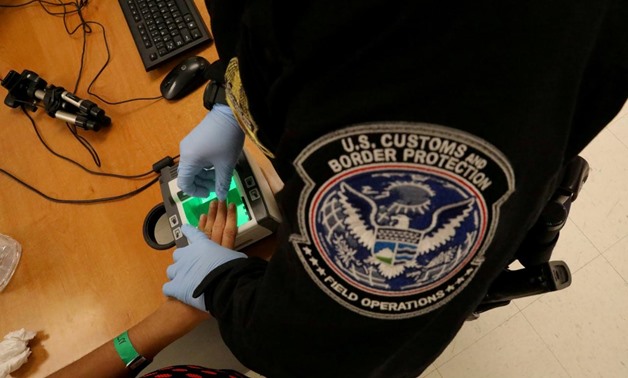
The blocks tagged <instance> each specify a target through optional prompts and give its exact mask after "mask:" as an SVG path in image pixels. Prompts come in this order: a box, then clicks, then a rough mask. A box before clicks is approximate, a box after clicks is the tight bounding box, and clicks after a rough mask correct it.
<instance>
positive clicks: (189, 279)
mask: <svg viewBox="0 0 628 378" xmlns="http://www.w3.org/2000/svg"><path fill="white" fill-rule="evenodd" d="M181 230H182V231H183V234H184V235H185V236H186V237H187V239H188V242H189V243H190V244H189V245H188V246H187V247H183V248H177V250H175V251H174V254H173V255H172V257H173V258H174V264H172V265H170V266H169V267H168V269H167V270H166V274H167V275H168V279H169V280H170V281H169V282H166V283H165V284H164V286H163V293H164V294H165V295H167V296H169V297H173V298H176V299H178V300H180V301H181V302H184V303H187V304H188V305H190V306H193V307H196V308H198V309H199V310H201V311H207V309H206V308H205V295H204V294H203V295H201V296H200V297H198V298H194V297H193V296H192V294H193V293H194V289H196V287H197V286H198V285H199V284H200V283H201V281H202V280H203V278H205V276H207V275H208V274H209V272H211V271H212V270H214V269H216V268H217V267H219V266H220V265H222V264H224V263H226V262H229V261H231V260H235V259H241V258H246V257H247V256H246V255H245V254H244V253H241V252H236V251H232V250H230V249H227V248H225V247H223V246H220V245H218V244H216V243H214V242H213V241H211V240H209V238H208V237H207V235H205V233H203V231H201V230H199V229H197V228H195V227H193V226H190V225H187V224H186V225H183V227H181Z"/></svg>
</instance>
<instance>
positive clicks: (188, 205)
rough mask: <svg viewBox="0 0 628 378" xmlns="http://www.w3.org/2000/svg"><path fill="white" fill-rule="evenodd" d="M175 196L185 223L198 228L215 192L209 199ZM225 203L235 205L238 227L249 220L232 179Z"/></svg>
mask: <svg viewBox="0 0 628 378" xmlns="http://www.w3.org/2000/svg"><path fill="white" fill-rule="evenodd" d="M177 196H178V197H179V200H180V201H181V206H182V207H183V211H184V212H185V217H186V218H187V222H188V223H189V224H191V225H192V226H195V227H197V226H198V221H199V219H200V217H201V214H207V212H208V211H209V203H210V202H211V201H212V200H215V199H216V193H215V192H211V193H209V197H206V198H198V197H190V196H188V195H187V194H185V193H183V192H178V193H177ZM227 203H228V204H229V203H235V205H236V214H237V219H238V220H237V224H238V227H240V226H241V225H243V224H244V223H246V222H248V221H249V220H251V217H250V216H249V212H248V211H247V210H246V206H245V205H244V202H243V201H242V196H241V195H240V191H239V190H238V186H237V185H236V183H235V179H234V178H233V177H232V178H231V185H230V186H229V192H228V193H227Z"/></svg>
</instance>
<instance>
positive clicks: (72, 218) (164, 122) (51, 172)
mask: <svg viewBox="0 0 628 378" xmlns="http://www.w3.org/2000/svg"><path fill="white" fill-rule="evenodd" d="M197 6H198V8H199V9H200V10H201V13H202V14H203V16H204V17H205V21H206V22H207V23H208V25H209V17H208V15H207V12H206V9H205V6H204V2H203V1H200V0H198V1H197ZM58 10H59V9H57V11H58ZM84 15H85V18H86V19H88V20H94V21H98V22H100V23H102V24H103V25H104V26H105V30H106V35H107V40H108V43H109V48H110V51H111V61H110V63H109V66H108V67H107V68H106V69H105V71H104V72H103V74H102V75H101V76H100V78H99V79H98V80H97V81H96V83H95V85H94V86H93V91H95V92H96V93H97V94H99V95H100V96H102V97H104V98H106V99H107V100H109V101H119V100H124V99H128V98H134V97H153V96H158V95H160V92H159V84H160V82H161V80H162V79H163V77H164V76H165V75H166V73H167V72H169V71H170V69H172V68H173V67H174V65H175V64H176V63H177V62H178V60H177V61H175V62H171V63H169V64H166V65H165V66H164V67H161V68H159V69H156V70H154V71H151V72H149V73H147V72H145V71H144V68H143V65H142V63H141V61H140V58H139V54H138V53H137V51H136V48H135V45H134V43H133V40H132V37H131V34H130V32H129V30H128V28H127V26H126V24H125V21H124V16H123V14H122V12H121V10H120V8H119V5H118V2H117V1H90V3H89V5H88V7H87V8H86V9H85V10H84ZM0 23H1V25H2V26H1V32H0V75H1V76H2V77H4V76H6V74H7V73H8V72H9V70H15V71H17V72H18V73H21V72H22V71H23V70H24V69H27V70H30V71H34V72H36V73H37V74H39V75H40V76H41V77H42V78H43V79H44V80H46V81H47V82H48V83H49V84H54V85H56V86H62V87H65V88H66V89H68V90H70V91H71V90H72V89H73V87H74V83H75V81H76V78H77V74H78V70H79V64H80V57H81V50H82V33H81V32H80V31H79V32H77V33H75V34H74V35H73V36H69V35H68V34H67V33H66V32H65V29H64V25H63V19H62V18H61V17H58V16H57V17H55V16H51V15H48V14H47V13H45V12H44V11H43V10H42V8H41V7H40V6H39V5H37V4H33V5H30V6H27V7H23V8H15V9H7V8H0ZM77 23H78V18H77V17H76V16H72V17H69V18H68V24H69V26H70V27H71V28H74V27H75V25H77ZM92 28H93V32H92V33H91V34H90V35H88V36H87V52H86V55H85V57H86V61H85V68H84V72H83V76H82V80H81V82H80V86H79V89H78V90H77V91H76V94H77V95H78V96H79V97H81V98H86V99H90V100H92V101H94V102H95V103H97V104H98V105H99V106H100V107H102V108H103V109H104V110H105V111H106V113H107V115H109V116H110V117H111V119H112V120H113V123H112V125H111V127H110V128H109V129H108V130H103V131H100V132H97V133H95V132H85V131H81V132H80V134H81V135H83V136H84V137H85V138H86V139H88V140H89V141H90V143H91V144H92V145H93V146H94V148H95V149H96V150H97V151H98V153H99V155H100V157H101V159H102V168H101V169H100V170H102V171H105V172H114V173H120V174H137V173H142V172H146V171H148V170H150V169H151V166H152V164H153V163H154V162H156V161H158V160H160V159H161V158H163V157H164V156H167V155H169V156H175V155H177V154H178V153H179V151H178V145H179V141H180V140H181V139H182V138H183V137H184V136H185V135H186V134H187V133H188V132H189V131H190V130H191V129H192V128H193V127H194V126H195V125H196V124H197V123H198V121H199V120H200V119H202V117H203V116H204V115H205V113H206V110H205V109H204V108H203V106H202V92H203V89H202V87H201V89H199V90H197V91H196V92H194V93H193V94H191V95H189V96H188V97H186V98H184V99H182V100H180V101H177V102H168V101H166V100H160V101H144V102H131V103H128V104H123V105H116V106H112V105H107V104H104V103H102V102H100V101H99V100H97V99H95V98H92V97H91V96H89V95H88V94H87V93H86V88H87V85H88V84H89V82H91V80H92V79H93V77H94V76H95V75H96V73H97V72H98V70H99V69H100V67H101V66H102V64H103V63H104V62H105V60H106V51H105V45H104V42H103V33H102V30H101V29H100V28H99V27H98V26H95V25H93V26H92ZM188 55H201V56H204V57H205V58H207V59H208V60H209V61H214V60H216V58H217V55H216V50H215V48H214V46H213V45H212V46H210V47H208V48H205V49H204V50H200V51H199V50H197V51H194V52H192V53H190V54H188ZM6 94H7V92H6V90H5V89H4V88H0V95H1V98H2V100H4V97H5V96H6ZM31 114H32V115H33V117H34V119H35V121H36V122H37V126H38V127H39V129H40V132H41V134H42V136H43V138H44V139H45V140H46V142H47V143H48V144H49V145H50V146H51V147H52V148H53V149H55V150H56V151H58V152H59V153H62V154H64V155H66V156H69V157H72V158H73V159H75V160H77V161H79V162H81V163H82V164H84V165H86V166H88V167H90V168H92V169H95V170H99V169H98V168H97V167H95V165H94V163H93V162H92V161H91V159H90V157H89V155H88V154H87V152H86V151H85V150H84V149H83V148H82V147H81V146H80V144H79V143H78V142H77V141H76V140H75V139H74V138H73V137H72V136H71V134H70V132H69V131H68V130H67V128H66V126H65V124H64V123H63V122H62V121H60V120H57V119H53V118H50V117H49V116H47V115H46V114H45V113H44V111H43V110H42V109H40V110H38V111H37V112H36V113H31ZM247 148H249V149H252V148H251V146H250V145H247ZM257 156H258V157H260V159H261V155H260V154H259V153H257ZM260 162H261V165H262V168H263V169H264V171H265V172H266V173H267V174H268V173H269V172H270V174H271V175H272V169H270V165H269V163H268V162H267V161H266V160H260ZM0 167H1V168H3V169H5V170H8V171H10V172H11V173H13V174H14V175H16V176H18V177H20V178H21V179H23V180H24V181H26V182H28V183H29V184H31V185H33V186H35V187H37V188H38V189H40V190H41V191H43V192H45V193H47V194H49V195H51V196H54V197H58V198H66V199H88V198H97V197H105V196H112V195H116V194H121V193H125V192H129V191H131V190H134V189H136V188H138V187H140V186H142V185H143V184H144V183H145V182H147V180H135V181H134V180H120V179H115V178H103V177H97V176H93V175H89V174H87V173H86V172H84V171H82V170H80V169H78V168H76V167H74V166H72V165H70V164H69V163H67V162H65V161H63V160H61V159H59V158H56V157H54V156H53V155H52V154H50V152H48V151H47V150H46V149H45V148H44V147H43V146H42V144H41V143H40V142H39V141H38V140H37V137H36V134H35V132H34V130H33V128H32V126H31V124H30V122H29V121H28V119H27V118H26V117H25V116H24V114H22V112H21V111H20V110H18V109H11V108H9V107H7V106H5V105H4V104H2V105H0ZM277 185H280V182H279V181H278V179H276V176H275V178H274V179H272V178H271V187H273V188H277ZM160 202H161V194H160V191H159V187H158V185H154V186H153V187H151V188H150V189H148V190H146V191H145V192H143V193H141V194H139V195H137V196H135V197H133V198H130V199H126V200H122V201H118V202H110V203H105V204H94V205H64V204H56V203H53V202H50V201H47V200H45V199H43V198H41V197H39V196H38V195H36V194H34V193H32V192H30V191H28V190H26V189H25V188H24V187H22V186H21V185H19V184H18V183H16V182H15V181H13V180H11V179H9V178H8V177H6V176H4V175H0V233H2V234H5V235H9V236H11V237H13V238H14V239H16V240H18V241H19V242H20V243H21V244H22V248H23V252H22V259H21V261H20V264H19V266H18V268H17V271H16V273H15V275H14V276H13V279H12V280H11V282H10V283H9V285H8V286H7V287H6V289H5V290H4V291H3V292H2V293H0V337H2V336H4V335H5V334H6V333H8V332H10V331H13V330H16V329H19V328H26V329H29V330H34V331H37V332H38V335H37V339H36V340H35V341H34V342H33V343H32V344H31V348H32V352H33V354H32V355H31V357H30V358H29V361H28V363H27V364H26V365H24V366H23V367H22V368H21V369H20V370H18V371H17V372H16V373H14V375H15V376H17V377H43V376H46V375H48V374H50V373H51V372H53V371H55V370H57V369H59V368H60V367H62V366H64V365H66V364H68V363H70V362H71V361H73V360H75V359H77V358H79V357H80V356H82V355H84V354H86V353H87V352H89V351H90V350H92V349H94V348H96V347H97V346H99V345H100V344H102V343H104V342H106V341H107V340H109V339H110V338H112V337H113V336H115V335H117V334H118V333H119V332H121V331H123V330H125V329H127V328H128V327H130V326H132V325H133V324H135V323H136V322H138V321H139V320H140V319H142V318H143V317H145V316H146V315H147V314H149V313H150V312H151V311H153V310H154V309H155V308H156V307H157V306H158V305H159V304H160V303H161V302H162V301H163V300H164V297H163V295H162V292H161V287H162V285H163V283H164V282H165V281H166V274H165V270H166V267H167V266H168V265H169V264H170V263H171V252H172V250H167V251H156V250H154V249H151V248H150V247H149V246H148V245H147V244H146V243H145V242H144V239H143V237H142V224H143V221H144V217H145V215H146V214H147V213H148V211H149V210H150V209H151V208H152V207H153V206H155V205H156V204H158V203H160Z"/></svg>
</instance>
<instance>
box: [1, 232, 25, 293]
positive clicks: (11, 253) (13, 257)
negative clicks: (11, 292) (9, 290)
mask: <svg viewBox="0 0 628 378" xmlns="http://www.w3.org/2000/svg"><path fill="white" fill-rule="evenodd" d="M21 256H22V246H21V245H20V243H18V242H17V241H16V240H14V239H13V238H10V237H8V236H6V235H2V234H0V292H2V290H4V288H5V287H6V286H7V285H8V284H9V281H10V280H11V277H13V273H14V272H15V268H17V263H18V262H19V261H20V257H21Z"/></svg>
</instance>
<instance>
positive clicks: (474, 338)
mask: <svg viewBox="0 0 628 378" xmlns="http://www.w3.org/2000/svg"><path fill="white" fill-rule="evenodd" d="M582 156H583V157H585V158H586V159H587V161H588V162H589V164H590V166H591V173H590V176H589V180H588V182H587V183H586V185H585V186H584V189H583V191H582V192H581V194H580V197H579V198H578V200H577V201H576V203H575V205H574V207H573V208H572V211H571V215H570V220H569V221H568V224H567V226H566V228H565V229H564V230H563V232H562V233H561V240H560V242H559V243H558V246H557V247H556V249H555V250H554V254H553V256H552V259H554V260H564V261H566V262H567V263H568V264H569V267H570V269H571V271H572V274H573V283H572V285H571V287H569V288H568V289H566V290H563V291H560V292H556V293H550V294H545V295H543V296H537V297H533V298H526V299H522V300H518V301H515V303H514V304H512V305H510V306H507V307H503V308H500V309H496V310H492V311H489V312H487V313H485V314H483V315H482V316H481V317H480V319H478V320H476V321H473V322H467V323H466V324H465V326H464V327H463V328H462V330H461V331H460V333H459V334H458V336H457V337H456V338H455V339H454V341H453V342H452V343H451V344H450V345H449V347H448V348H447V349H446V350H445V352H444V353H443V354H442V355H441V356H440V357H439V358H438V359H437V360H436V361H435V362H434V364H433V365H432V366H431V367H430V368H429V369H428V370H427V371H426V372H425V373H424V374H423V375H422V376H421V377H422V378H423V377H425V378H450V377H456V378H458V377H483V378H484V377H499V378H508V377H516V378H519V377H525V378H529V377H542V378H546V377H551V378H554V377H572V378H578V377H587V378H588V377H603V378H615V377H616V378H626V377H628V106H627V107H624V109H623V110H622V112H621V113H620V115H618V116H617V117H616V119H615V120H614V121H613V122H612V123H611V125H609V127H608V128H607V129H606V130H605V131H604V132H603V133H602V134H600V135H599V136H598V137H597V138H596V139H595V140H594V141H593V143H592V144H591V145H590V146H589V147H588V148H587V149H586V150H585V151H584V152H583V153H582ZM184 362H192V363H197V364H202V365H205V366H213V367H220V368H232V369H236V370H240V371H243V372H246V369H245V368H244V367H243V366H241V365H240V364H239V363H238V362H237V360H235V358H233V356H232V355H231V354H230V353H229V352H228V351H227V349H226V347H225V346H224V344H222V342H221V341H220V337H219V334H218V332H217V327H216V324H215V322H213V321H209V322H207V323H206V324H203V325H202V326H201V327H199V328H198V329H197V330H195V331H194V332H192V333H191V334H190V335H188V336H187V337H186V338H184V339H182V340H180V341H179V342H178V343H176V344H174V345H172V346H171V347H169V348H168V349H167V350H166V351H165V352H163V353H162V354H161V355H160V356H158V359H157V360H156V362H155V363H154V364H153V366H151V368H155V367H159V366H165V365H167V364H176V363H184ZM249 374H250V375H251V376H254V374H251V373H249Z"/></svg>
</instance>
